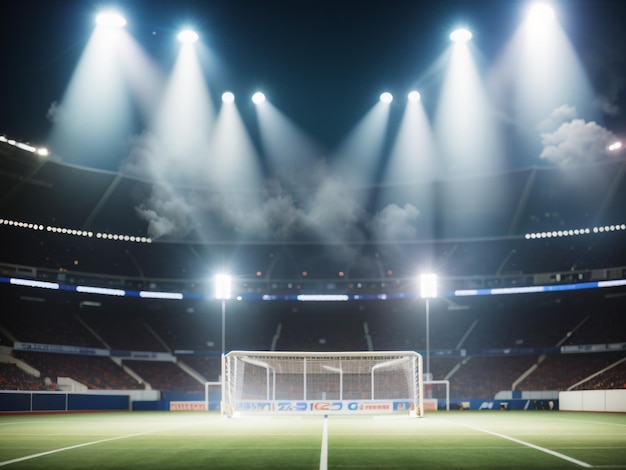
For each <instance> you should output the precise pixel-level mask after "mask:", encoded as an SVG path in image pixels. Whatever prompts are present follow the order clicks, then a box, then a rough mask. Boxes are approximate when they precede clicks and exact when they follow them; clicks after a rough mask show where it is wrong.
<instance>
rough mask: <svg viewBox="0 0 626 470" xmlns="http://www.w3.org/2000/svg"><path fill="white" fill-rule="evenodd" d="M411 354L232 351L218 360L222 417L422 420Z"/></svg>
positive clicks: (418, 375) (417, 365) (416, 357)
mask: <svg viewBox="0 0 626 470" xmlns="http://www.w3.org/2000/svg"><path fill="white" fill-rule="evenodd" d="M422 372H423V371H422V356H421V355H420V354H418V353H416V352H415V351H376V352H371V351H370V352H276V351H272V352H267V351H231V352H229V353H228V354H226V355H224V356H222V381H223V384H222V406H221V409H222V413H224V414H226V415H229V416H233V415H238V414H240V413H263V412H271V413H280V414H288V413H318V414H328V413H347V414H361V413H375V414H383V413H394V412H404V413H408V414H409V415H410V416H419V417H421V416H423V413H424V402H423V388H424V385H423V379H422Z"/></svg>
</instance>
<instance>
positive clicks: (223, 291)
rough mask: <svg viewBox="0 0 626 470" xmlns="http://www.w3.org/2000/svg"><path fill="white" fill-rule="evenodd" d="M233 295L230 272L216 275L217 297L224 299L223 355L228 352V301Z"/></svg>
mask: <svg viewBox="0 0 626 470" xmlns="http://www.w3.org/2000/svg"><path fill="white" fill-rule="evenodd" d="M230 296H231V278H230V276H229V275H228V274H218V275H217V276H215V298H216V299H217V300H221V301H222V356H223V355H224V354H225V353H226V301H227V300H228V299H230Z"/></svg>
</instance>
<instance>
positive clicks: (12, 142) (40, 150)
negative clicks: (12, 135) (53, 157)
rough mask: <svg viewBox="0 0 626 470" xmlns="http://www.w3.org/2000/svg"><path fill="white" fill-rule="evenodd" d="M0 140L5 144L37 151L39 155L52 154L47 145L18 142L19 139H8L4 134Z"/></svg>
mask: <svg viewBox="0 0 626 470" xmlns="http://www.w3.org/2000/svg"><path fill="white" fill-rule="evenodd" d="M0 142H4V143H5V144H9V145H12V146H14V147H17V148H20V149H22V150H26V151H27V152H31V153H36V154H37V155H41V156H42V157H47V156H48V155H49V154H50V152H48V149H47V148H45V147H33V146H32V145H29V144H25V143H23V142H18V141H17V140H13V139H7V138H6V137H5V136H3V135H0Z"/></svg>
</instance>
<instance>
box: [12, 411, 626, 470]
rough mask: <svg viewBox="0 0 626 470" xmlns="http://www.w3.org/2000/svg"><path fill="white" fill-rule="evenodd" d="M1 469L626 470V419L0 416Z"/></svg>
mask: <svg viewBox="0 0 626 470" xmlns="http://www.w3.org/2000/svg"><path fill="white" fill-rule="evenodd" d="M0 466H2V467H6V468H16V469H23V468H33V469H40V468H41V469H57V468H58V469H89V468H94V469H101V468H102V469H107V468H110V469H112V468H115V469H119V468H125V469H141V468H146V469H148V468H149V469H165V468H184V469H194V468H211V469H214V468H224V469H272V468H273V469H275V468H288V469H318V468H319V469H324V468H328V469H334V468H351V469H360V468H361V469H377V468H385V469H386V468H388V469H403V468H419V469H430V468H437V469H440V468H446V469H447V468H466V469H486V468H490V469H495V468H498V469H513V468H519V469H522V468H524V469H525V468H545V469H555V468H624V469H626V415H623V414H596V413H566V412H546V411H543V412H542V411H537V412H534V411H521V412H515V411H477V412H471V411H470V412H468V411H454V412H435V413H428V414H427V415H426V417H424V418H422V419H420V418H408V417H405V416H386V417H380V416H379V417H372V416H367V417H358V418H355V417H341V416H332V415H331V416H329V417H328V418H327V419H325V418H323V417H321V416H311V417H293V416H291V417H243V418H236V419H229V418H224V417H222V416H219V415H217V414H213V413H202V412H200V413H190V412H180V413H175V412H156V413H152V412H134V413H87V414H67V415H62V414H58V415H14V416H1V417H0Z"/></svg>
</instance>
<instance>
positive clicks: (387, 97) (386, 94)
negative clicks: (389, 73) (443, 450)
mask: <svg viewBox="0 0 626 470" xmlns="http://www.w3.org/2000/svg"><path fill="white" fill-rule="evenodd" d="M380 101H382V102H383V103H387V104H389V103H391V102H392V101H393V95H392V94H391V93H389V92H388V91H386V92H384V93H382V94H381V95H380Z"/></svg>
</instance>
